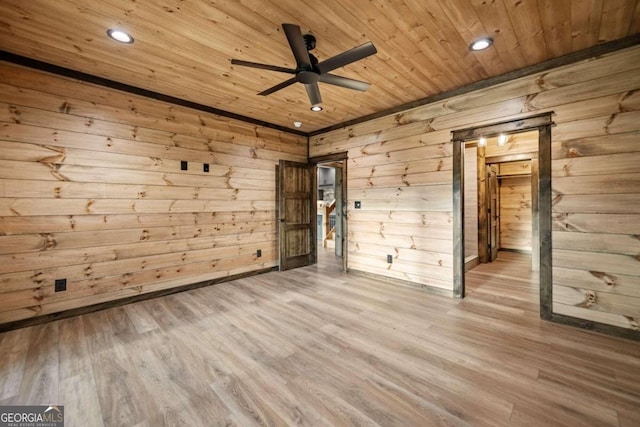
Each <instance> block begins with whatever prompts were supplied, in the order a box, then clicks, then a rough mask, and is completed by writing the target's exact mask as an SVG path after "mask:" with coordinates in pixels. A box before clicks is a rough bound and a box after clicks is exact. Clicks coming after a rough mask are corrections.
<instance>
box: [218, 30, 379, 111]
mask: <svg viewBox="0 0 640 427" xmlns="http://www.w3.org/2000/svg"><path fill="white" fill-rule="evenodd" d="M282 29H283V30H284V33H285V35H286V36H287V41H288V42H289V47H290V48H291V51H292V52H293V56H294V58H295V60H296V68H295V69H293V68H285V67H278V66H276V65H267V64H260V63H257V62H249V61H243V60H240V59H232V60H231V63H232V64H233V65H240V66H243V67H252V68H259V69H262V70H269V71H277V72H280V73H286V74H293V75H294V76H293V77H292V78H290V79H288V80H285V81H284V82H282V83H279V84H277V85H275V86H273V87H271V88H269V89H266V90H264V91H262V92H260V93H259V94H258V95H262V96H267V95H270V94H272V93H274V92H277V91H279V90H280V89H284V88H286V87H288V86H291V85H292V84H294V83H302V84H303V85H304V86H305V89H306V91H307V96H308V97H309V102H310V103H311V110H312V111H322V107H321V106H320V104H322V96H321V95H320V88H319V87H318V82H322V83H327V84H330V85H334V86H340V87H344V88H347V89H353V90H358V91H361V92H364V91H366V90H367V89H368V88H369V86H371V84H370V83H367V82H363V81H360V80H354V79H350V78H347V77H342V76H338V75H335V74H331V73H330V71H333V70H335V69H337V68H340V67H344V66H345V65H349V64H351V63H353V62H356V61H359V60H361V59H364V58H366V57H368V56H371V55H373V54H375V53H377V50H376V48H375V46H374V45H373V43H371V42H367V43H365V44H363V45H360V46H357V47H354V48H353V49H350V50H347V51H346V52H342V53H340V54H338V55H335V56H332V57H331V58H328V59H326V60H324V61H322V62H319V61H318V59H317V58H316V57H315V56H314V55H313V54H311V53H310V51H311V50H313V49H314V48H315V47H316V38H315V36H313V35H312V34H305V35H304V36H303V35H302V32H301V31H300V27H299V26H298V25H295V24H282Z"/></svg>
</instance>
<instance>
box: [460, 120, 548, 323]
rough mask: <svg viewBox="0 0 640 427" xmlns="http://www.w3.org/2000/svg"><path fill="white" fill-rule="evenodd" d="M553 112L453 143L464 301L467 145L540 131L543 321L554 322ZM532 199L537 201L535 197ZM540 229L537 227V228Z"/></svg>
mask: <svg viewBox="0 0 640 427" xmlns="http://www.w3.org/2000/svg"><path fill="white" fill-rule="evenodd" d="M552 114H553V112H548V113H542V114H536V115H533V116H529V117H526V118H522V119H517V120H511V121H506V122H499V123H494V124H490V125H485V126H478V127H472V128H466V129H460V130H455V131H453V132H452V138H451V142H452V143H453V295H454V297H456V298H464V295H465V277H464V275H465V271H464V203H463V201H464V144H465V142H466V141H471V140H474V139H478V138H480V137H481V136H485V137H490V136H496V135H498V134H501V133H503V134H513V133H520V132H524V131H527V130H535V129H537V130H538V186H537V189H538V198H537V204H538V211H537V212H534V217H536V218H537V220H534V223H536V224H537V228H538V230H537V232H538V236H537V237H538V242H539V247H540V253H539V262H540V267H539V274H540V317H541V318H543V319H547V320H549V319H551V313H552V308H553V307H552V304H553V298H552V285H553V277H552V254H551V227H552V219H551V126H552V125H553V121H552V120H551V116H552ZM532 197H535V196H534V195H533V194H532ZM534 228H536V227H534ZM534 232H535V230H534Z"/></svg>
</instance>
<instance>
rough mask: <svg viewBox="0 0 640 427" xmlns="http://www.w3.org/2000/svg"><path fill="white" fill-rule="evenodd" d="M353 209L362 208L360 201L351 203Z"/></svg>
mask: <svg viewBox="0 0 640 427" xmlns="http://www.w3.org/2000/svg"><path fill="white" fill-rule="evenodd" d="M353 207H354V209H360V208H361V207H362V204H361V202H360V200H356V201H355V202H354V203H353Z"/></svg>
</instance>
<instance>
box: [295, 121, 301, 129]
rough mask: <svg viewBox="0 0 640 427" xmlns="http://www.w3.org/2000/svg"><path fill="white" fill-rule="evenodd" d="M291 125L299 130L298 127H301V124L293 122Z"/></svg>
mask: <svg viewBox="0 0 640 427" xmlns="http://www.w3.org/2000/svg"><path fill="white" fill-rule="evenodd" d="M293 125H294V126H295V127H297V128H299V127H300V126H302V122H293Z"/></svg>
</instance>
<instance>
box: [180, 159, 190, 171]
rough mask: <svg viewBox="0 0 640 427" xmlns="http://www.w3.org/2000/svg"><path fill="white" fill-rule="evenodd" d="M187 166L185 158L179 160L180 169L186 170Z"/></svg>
mask: <svg viewBox="0 0 640 427" xmlns="http://www.w3.org/2000/svg"><path fill="white" fill-rule="evenodd" d="M188 168H189V163H188V162H187V161H186V160H181V161H180V170H182V171H186V170H187V169H188Z"/></svg>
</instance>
